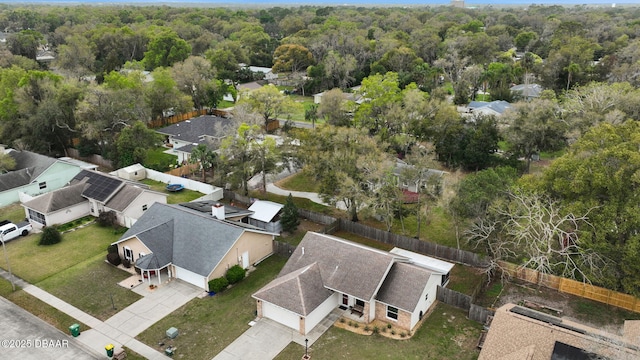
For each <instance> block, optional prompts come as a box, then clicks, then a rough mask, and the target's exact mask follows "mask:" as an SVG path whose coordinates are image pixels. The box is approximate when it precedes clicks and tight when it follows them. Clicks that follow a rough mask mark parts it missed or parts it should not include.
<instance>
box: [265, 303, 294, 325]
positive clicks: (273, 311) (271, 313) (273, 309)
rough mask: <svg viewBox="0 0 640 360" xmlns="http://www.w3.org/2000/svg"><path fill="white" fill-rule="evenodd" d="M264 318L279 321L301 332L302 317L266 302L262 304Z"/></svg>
mask: <svg viewBox="0 0 640 360" xmlns="http://www.w3.org/2000/svg"><path fill="white" fill-rule="evenodd" d="M262 316H264V317H266V318H269V319H271V320H273V321H277V322H279V323H280V324H282V325H285V326H288V327H290V328H292V329H294V330H296V331H299V330H300V317H299V316H298V314H295V313H292V312H291V311H289V310H285V309H283V308H281V307H278V306H275V305H273V304H270V303H267V302H264V301H263V302H262Z"/></svg>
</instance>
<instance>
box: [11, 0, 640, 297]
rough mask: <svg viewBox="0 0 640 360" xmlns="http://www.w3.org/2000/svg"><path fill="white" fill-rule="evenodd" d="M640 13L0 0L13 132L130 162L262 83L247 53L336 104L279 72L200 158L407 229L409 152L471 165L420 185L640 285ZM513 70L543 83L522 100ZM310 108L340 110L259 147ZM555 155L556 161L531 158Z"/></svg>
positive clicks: (422, 165)
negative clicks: (168, 124)
mask: <svg viewBox="0 0 640 360" xmlns="http://www.w3.org/2000/svg"><path fill="white" fill-rule="evenodd" d="M639 18H640V8H635V7H622V8H620V7H618V8H590V7H585V6H575V7H562V6H536V5H532V6H529V7H526V8H525V7H519V8H493V7H486V8H477V9H462V8H452V7H447V6H443V7H433V8H429V7H425V8H417V7H416V8H373V7H357V8H356V7H310V6H303V7H291V8H285V7H273V8H264V9H255V10H249V9H243V10H236V9H232V8H187V7H167V6H148V7H133V6H118V7H115V6H114V7H102V6H100V7H93V6H65V7H62V6H9V5H0V30H2V31H3V39H4V40H5V41H3V42H2V43H0V104H1V105H0V131H1V138H2V140H1V141H0V142H2V143H4V144H6V145H9V146H12V147H14V148H18V149H28V150H32V151H36V152H40V153H44V154H49V155H62V154H64V153H65V151H66V149H67V148H69V147H72V146H74V145H75V146H76V147H78V148H80V150H81V152H82V153H85V154H88V153H98V154H101V155H103V156H105V157H107V158H110V159H112V160H114V161H115V162H116V163H117V164H120V165H127V164H130V163H132V162H134V161H138V160H140V159H141V158H144V151H145V149H146V148H149V147H152V146H154V145H156V144H157V142H158V139H157V137H155V136H153V135H149V131H148V130H147V128H146V127H145V126H143V124H145V123H148V122H149V121H150V120H151V119H156V118H161V119H162V118H164V117H165V116H167V114H168V113H169V112H186V111H190V110H193V109H211V108H215V107H216V106H217V105H218V104H219V103H220V101H222V99H223V96H224V95H225V94H227V93H232V94H235V86H236V85H237V84H240V83H244V82H249V81H253V80H259V76H258V77H256V74H255V73H253V72H251V71H250V69H249V68H248V67H245V66H242V65H240V64H246V65H252V66H261V67H268V68H272V69H273V72H275V73H278V74H279V76H280V79H281V80H282V81H283V83H286V84H287V89H286V90H287V92H286V93H287V94H289V93H293V94H296V95H297V96H303V95H307V96H308V95H310V94H314V93H319V92H325V93H324V96H323V99H322V102H321V103H320V104H319V105H308V106H307V105H305V106H304V108H301V105H300V104H297V105H296V102H295V101H292V100H291V99H290V98H289V95H285V94H283V92H282V91H280V90H278V89H277V88H276V87H274V86H265V87H263V88H262V89H260V90H257V91H255V92H254V93H250V94H247V95H246V96H244V97H242V98H241V99H240V101H239V104H236V112H235V117H236V118H237V119H239V122H242V123H244V124H243V125H239V126H238V128H237V134H238V136H236V137H235V138H229V139H227V140H225V142H224V143H223V144H222V149H221V151H220V152H219V153H217V155H212V154H210V153H209V152H208V151H207V150H206V149H203V148H200V149H199V150H198V151H196V153H195V154H194V155H193V157H194V158H196V159H199V160H201V163H202V167H203V169H204V168H213V167H216V166H218V167H220V168H222V170H221V171H216V173H218V174H230V175H229V176H230V177H229V178H228V179H225V178H221V179H219V181H225V182H226V181H230V182H232V183H234V184H238V186H239V187H240V188H243V190H245V191H246V190H247V189H246V181H247V180H248V178H250V177H251V176H253V175H255V174H257V173H260V172H262V173H267V172H269V171H273V170H274V169H276V168H277V164H279V163H282V158H283V157H284V158H286V161H285V162H287V163H293V162H295V163H299V164H302V165H303V166H304V167H305V169H306V170H307V171H308V172H309V173H311V174H312V176H313V177H314V178H315V180H316V181H317V182H318V183H320V184H321V186H320V192H321V194H322V195H323V196H324V197H325V199H327V200H328V201H332V202H337V201H343V202H344V203H345V204H346V206H347V208H348V209H349V211H350V212H351V216H352V218H353V219H354V220H355V219H357V216H358V211H360V210H361V209H363V207H364V208H366V209H365V210H367V211H369V212H370V213H374V214H376V215H377V216H378V218H380V219H383V220H384V222H385V223H386V224H387V228H388V229H391V228H392V226H393V224H394V219H397V218H398V217H400V218H402V216H403V213H404V206H403V205H402V204H401V201H399V199H401V197H402V195H401V194H399V193H398V191H399V190H398V188H397V186H396V185H394V183H393V181H394V180H393V179H392V176H390V175H389V168H390V167H392V165H391V166H390V165H389V164H394V163H395V161H394V159H395V158H398V157H399V158H403V159H405V161H406V162H407V163H408V164H410V165H412V166H408V167H407V169H408V170H407V171H405V172H404V173H403V175H402V176H403V177H405V178H407V179H411V181H414V182H417V183H420V181H421V179H423V175H424V173H425V172H426V171H427V169H429V168H434V167H436V168H441V169H444V170H447V171H449V172H455V171H457V170H459V171H461V172H462V173H463V174H464V176H463V178H462V180H461V181H459V182H457V183H455V184H451V183H450V184H449V185H448V188H447V189H443V188H442V186H440V185H438V184H435V185H433V184H420V186H419V190H418V192H419V193H420V194H423V195H424V196H423V198H424V199H425V200H424V201H425V204H428V202H431V204H433V205H434V206H436V205H437V206H442V207H443V208H445V209H446V210H447V212H448V214H449V215H450V217H451V219H452V226H455V227H456V228H458V227H459V228H460V236H461V238H466V239H468V241H469V242H470V244H471V245H473V246H476V248H477V249H478V250H479V251H482V252H485V253H487V254H488V255H490V256H491V257H492V258H493V259H495V260H499V259H507V260H510V261H516V262H519V263H521V264H524V265H526V266H529V267H532V268H535V269H538V270H540V271H542V272H549V273H555V274H561V275H564V276H568V277H572V278H577V279H584V280H589V281H592V282H593V283H595V284H599V285H604V286H607V287H609V288H612V289H616V290H621V291H625V292H627V293H630V294H634V295H640V262H639V261H638V257H639V256H640V233H639V231H640V215H639V214H640V212H638V208H639V205H640V196H639V195H638V194H639V193H638V186H639V185H640V172H639V170H640V152H639V149H640V126H639V125H638V120H640V91H639V90H638V89H637V86H638V85H639V84H640V76H639V75H640V61H639V60H640V20H638V19H639ZM47 54H49V55H52V57H53V58H54V60H53V61H51V62H49V61H43V60H42V59H44V58H45V57H43V55H47ZM516 84H525V85H532V84H538V85H540V86H541V88H542V89H544V91H542V92H541V93H540V94H539V95H538V96H536V97H534V98H526V97H522V96H520V95H522V94H518V93H514V92H513V91H511V87H512V86H513V85H516ZM355 86H359V87H358V88H355V89H354V87H355ZM349 93H353V94H352V95H354V96H353V97H349V96H347V95H351V94H349ZM358 97H359V98H360V100H361V101H357V102H356V101H352V100H345V99H352V98H358ZM475 100H487V101H492V100H503V101H507V102H509V103H510V104H511V105H510V109H509V110H507V111H506V112H505V113H504V114H503V115H502V116H500V117H496V116H484V115H483V116H480V115H473V114H467V113H464V111H463V112H462V113H461V112H460V111H459V109H458V108H457V107H456V106H466V105H467V104H468V103H469V102H470V101H475ZM296 111H302V112H303V113H304V118H305V119H306V120H308V121H314V122H316V121H317V122H318V123H323V124H326V125H325V126H322V127H318V128H317V129H316V130H315V131H312V132H303V131H298V132H296V131H291V132H290V134H289V135H290V136H295V137H297V138H298V140H299V142H294V141H290V142H286V141H285V144H289V145H290V144H294V143H296V144H299V146H289V147H288V148H287V147H286V146H285V147H283V148H281V149H276V148H277V147H278V146H276V144H275V142H269V141H263V142H260V143H253V144H252V143H251V141H252V139H255V138H258V137H260V136H261V135H259V134H258V135H256V134H257V133H260V132H261V131H262V130H260V127H259V126H258V125H259V124H264V125H268V123H269V122H270V121H273V120H274V119H276V118H278V117H280V118H286V117H287V116H288V114H289V115H290V114H291V113H293V112H296ZM545 154H547V155H548V154H552V155H551V156H552V157H554V160H553V161H552V162H551V164H550V165H549V166H548V167H547V168H545V169H544V170H543V171H540V172H537V173H535V174H529V172H530V165H531V161H532V159H537V158H538V157H539V156H544V155H545ZM240 159H241V160H242V161H239V160H240ZM0 160H2V159H0ZM205 163H206V166H205ZM5 167H7V166H5V165H3V164H2V161H0V168H5ZM420 211H422V208H420V207H418V213H419V212H420ZM494 265H495V266H498V265H497V263H494Z"/></svg>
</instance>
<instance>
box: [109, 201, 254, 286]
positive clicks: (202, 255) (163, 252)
mask: <svg viewBox="0 0 640 360" xmlns="http://www.w3.org/2000/svg"><path fill="white" fill-rule="evenodd" d="M244 231H245V229H243V228H241V227H239V226H235V225H233V224H230V223H228V222H224V221H220V220H216V219H214V218H212V217H211V216H210V215H207V214H197V213H194V212H192V211H190V210H189V209H186V208H184V207H181V206H177V205H167V204H162V203H154V204H153V205H152V206H151V207H150V208H149V209H148V210H147V211H145V213H144V214H143V215H142V216H141V217H140V219H138V221H136V222H135V224H133V226H132V227H131V228H130V229H129V230H127V232H125V233H124V235H122V237H121V238H120V240H119V241H118V242H120V241H124V240H127V239H129V238H131V237H133V236H137V237H138V238H139V239H140V241H142V243H143V244H145V246H147V247H148V248H149V250H151V251H152V252H153V253H154V254H155V255H156V256H157V257H158V259H159V260H160V262H161V263H162V262H166V263H168V262H172V263H173V264H174V265H176V266H179V267H181V268H184V269H187V270H189V271H192V272H194V273H197V274H199V275H202V276H208V275H209V274H210V273H211V271H213V269H214V268H215V267H216V266H217V265H218V263H219V262H220V261H221V260H222V258H223V257H224V255H225V254H226V253H227V252H228V251H229V249H230V248H231V247H232V246H233V244H235V242H236V241H237V240H238V238H240V236H241V235H242V234H243V232H244Z"/></svg>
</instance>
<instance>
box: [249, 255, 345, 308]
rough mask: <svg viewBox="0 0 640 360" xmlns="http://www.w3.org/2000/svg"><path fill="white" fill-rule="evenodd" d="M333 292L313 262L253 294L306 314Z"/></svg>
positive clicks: (257, 297) (258, 297)
mask: <svg viewBox="0 0 640 360" xmlns="http://www.w3.org/2000/svg"><path fill="white" fill-rule="evenodd" d="M331 294H333V291H331V290H328V289H326V288H325V287H324V285H323V284H322V276H321V275H320V267H319V266H318V264H317V263H313V264H311V265H309V266H306V267H303V268H301V269H298V270H296V271H294V272H292V273H289V274H287V275H284V276H282V277H279V278H277V279H275V280H274V281H272V282H270V283H269V284H268V285H267V286H265V287H263V288H262V289H260V290H259V291H258V292H257V293H255V294H253V297H254V298H256V299H259V300H262V301H266V302H270V303H272V304H275V305H278V306H280V307H282V308H284V309H287V310H289V311H292V312H294V313H296V314H298V315H302V316H306V315H308V314H309V313H310V312H312V311H313V310H314V309H315V308H317V307H318V306H320V304H322V303H323V302H324V301H325V300H327V299H328V298H329V297H330V296H331Z"/></svg>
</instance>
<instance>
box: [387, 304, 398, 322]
mask: <svg viewBox="0 0 640 360" xmlns="http://www.w3.org/2000/svg"><path fill="white" fill-rule="evenodd" d="M387 317H388V318H389V319H393V320H398V308H395V307H393V306H389V305H387Z"/></svg>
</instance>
